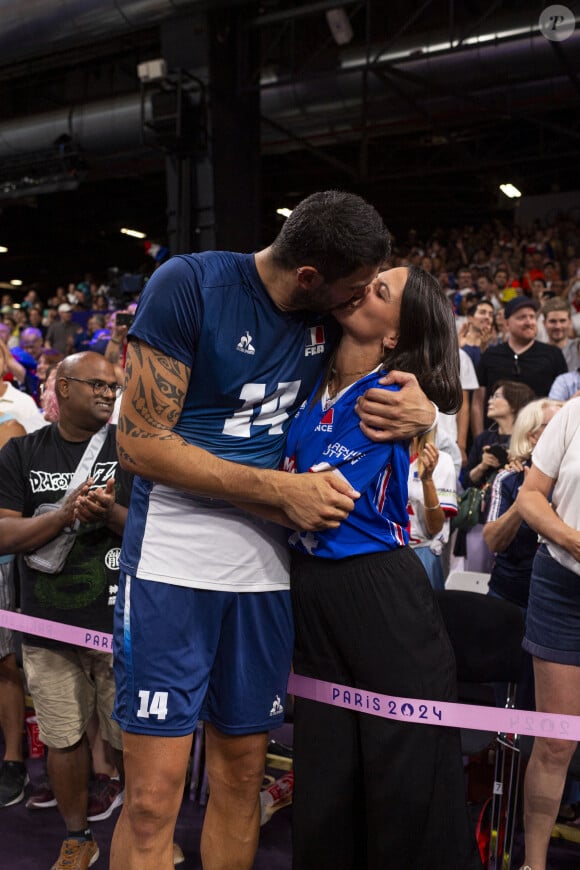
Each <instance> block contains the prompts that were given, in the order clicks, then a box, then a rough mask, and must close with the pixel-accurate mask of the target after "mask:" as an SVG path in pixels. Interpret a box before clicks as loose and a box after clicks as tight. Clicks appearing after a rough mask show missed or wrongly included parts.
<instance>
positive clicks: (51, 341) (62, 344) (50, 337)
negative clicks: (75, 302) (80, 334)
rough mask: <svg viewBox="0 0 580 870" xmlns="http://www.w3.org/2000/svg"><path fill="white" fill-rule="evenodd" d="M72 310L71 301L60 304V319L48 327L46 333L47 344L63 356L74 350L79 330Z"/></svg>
mask: <svg viewBox="0 0 580 870" xmlns="http://www.w3.org/2000/svg"><path fill="white" fill-rule="evenodd" d="M72 310H73V309H72V306H71V305H70V303H68V302H62V303H61V304H60V305H59V306H58V320H57V321H55V322H54V323H52V324H51V325H50V326H49V327H48V330H47V333H46V341H45V344H46V346H47V347H52V348H54V349H55V350H58V352H59V353H62V354H63V356H67V354H69V353H71V352H72V350H73V347H74V339H75V335H76V334H77V330H78V325H77V324H76V323H73V320H72Z"/></svg>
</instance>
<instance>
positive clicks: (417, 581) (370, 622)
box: [292, 548, 481, 870]
mask: <svg viewBox="0 0 580 870" xmlns="http://www.w3.org/2000/svg"><path fill="white" fill-rule="evenodd" d="M292 603H293V608H294V619H295V630H296V647H295V655H294V667H295V670H296V672H297V673H300V674H304V675H306V676H312V677H318V678H319V679H322V680H327V681H332V682H337V683H341V684H344V685H348V686H354V687H356V688H360V689H363V690H368V691H370V692H371V693H372V692H373V691H374V692H379V693H383V694H390V695H396V696H403V697H410V698H425V699H433V701H435V702H436V701H438V700H439V701H449V700H454V698H455V661H454V656H453V651H452V649H451V645H450V643H449V639H448V637H447V633H446V631H445V627H444V625H443V622H442V619H441V615H440V613H439V609H438V607H437V604H436V601H435V599H434V596H433V591H432V589H431V586H430V585H429V581H428V580H427V576H426V574H425V571H424V570H423V566H422V565H421V563H420V561H419V560H418V559H417V557H416V556H415V554H414V553H413V552H412V550H410V549H408V548H403V549H400V550H397V551H394V552H390V553H373V554H370V555H365V556H356V557H352V558H349V559H342V560H338V561H330V560H324V559H316V558H313V557H308V556H302V555H299V554H296V555H294V556H293V564H292ZM294 769H295V790H294V802H293V866H294V868H295V870H315V868H316V870H331V868H332V870H363V868H368V870H411V868H412V870H467V868H469V870H474V868H480V867H481V863H480V861H479V855H478V852H477V846H476V843H475V837H474V833H473V830H472V825H471V822H470V820H469V816H468V813H467V808H466V803H465V786H464V775H463V765H462V758H461V748H460V742H459V734H458V732H457V731H456V729H450V728H444V727H438V726H434V725H417V724H408V723H406V722H398V721H392V720H387V719H383V718H379V717H375V716H371V715H369V714H367V713H359V712H353V711H350V710H343V709H339V708H335V707H331V706H329V705H327V704H321V703H317V702H313V701H307V700H304V699H300V698H297V699H296V705H295V713H294Z"/></svg>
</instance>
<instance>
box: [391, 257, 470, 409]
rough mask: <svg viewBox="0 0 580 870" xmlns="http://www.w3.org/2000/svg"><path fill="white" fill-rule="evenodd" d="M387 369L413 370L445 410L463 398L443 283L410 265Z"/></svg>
mask: <svg viewBox="0 0 580 870" xmlns="http://www.w3.org/2000/svg"><path fill="white" fill-rule="evenodd" d="M383 363H384V366H385V368H388V369H389V370H392V369H400V370H401V371H406V372H412V373H413V374H414V375H415V376H416V378H417V380H418V381H419V383H420V385H421V388H422V389H423V391H424V392H425V393H426V394H427V396H428V397H429V398H430V399H431V401H433V402H435V404H436V405H437V406H438V407H439V409H440V410H441V411H444V412H445V413H446V414H452V413H454V412H456V411H458V410H459V408H460V407H461V401H462V390H461V380H460V378H459V344H458V341H457V328H456V326H455V317H454V315H453V311H452V309H451V305H450V303H449V300H448V298H447V296H446V295H445V293H444V292H443V290H442V289H441V286H440V285H439V282H438V281H437V279H436V278H434V277H433V275H431V274H430V273H429V272H425V270H424V269H420V268H419V267H418V266H409V275H408V277H407V282H406V284H405V287H404V289H403V296H402V299H401V319H400V326H399V340H398V342H397V346H396V347H395V348H393V349H392V350H387V353H386V354H385V357H384V359H383Z"/></svg>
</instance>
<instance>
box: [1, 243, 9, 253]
mask: <svg viewBox="0 0 580 870" xmlns="http://www.w3.org/2000/svg"><path fill="white" fill-rule="evenodd" d="M7 253H8V248H5V247H4V245H0V254H7Z"/></svg>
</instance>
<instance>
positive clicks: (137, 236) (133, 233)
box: [121, 227, 147, 239]
mask: <svg viewBox="0 0 580 870" xmlns="http://www.w3.org/2000/svg"><path fill="white" fill-rule="evenodd" d="M121 232H122V233H123V235H124V236H133V238H134V239H145V238H147V233H141V232H139V230H129V229H127V227H121Z"/></svg>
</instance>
